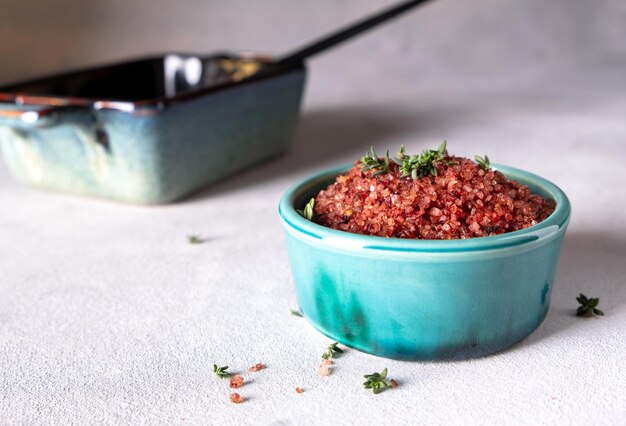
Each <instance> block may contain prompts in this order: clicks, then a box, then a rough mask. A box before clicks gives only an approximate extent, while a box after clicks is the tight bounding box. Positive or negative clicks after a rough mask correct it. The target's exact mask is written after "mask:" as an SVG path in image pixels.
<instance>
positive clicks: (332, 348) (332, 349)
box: [322, 342, 343, 359]
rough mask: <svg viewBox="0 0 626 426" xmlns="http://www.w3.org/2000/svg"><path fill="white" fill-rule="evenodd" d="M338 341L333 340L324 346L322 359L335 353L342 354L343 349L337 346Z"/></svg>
mask: <svg viewBox="0 0 626 426" xmlns="http://www.w3.org/2000/svg"><path fill="white" fill-rule="evenodd" d="M338 344H339V342H333V343H331V344H330V345H328V347H327V348H326V352H324V353H323V354H322V359H331V358H334V357H335V354H342V353H343V349H341V348H340V347H339V346H337V345H338Z"/></svg>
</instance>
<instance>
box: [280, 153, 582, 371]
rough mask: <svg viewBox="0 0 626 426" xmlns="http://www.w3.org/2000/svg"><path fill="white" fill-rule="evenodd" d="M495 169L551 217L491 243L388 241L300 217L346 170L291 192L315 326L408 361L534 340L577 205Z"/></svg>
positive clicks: (533, 179)
mask: <svg viewBox="0 0 626 426" xmlns="http://www.w3.org/2000/svg"><path fill="white" fill-rule="evenodd" d="M494 168H496V169H497V170H499V171H501V172H502V173H504V174H505V175H506V176H508V177H509V178H512V179H515V180H517V181H519V182H521V183H523V184H526V185H528V186H529V187H530V188H531V190H532V191H533V192H535V193H538V194H541V195H542V196H544V197H546V198H551V199H553V200H555V201H556V209H555V211H554V212H553V213H552V215H551V216H549V217H548V218H547V219H546V220H544V221H543V222H540V223H539V224H537V225H534V226H532V227H530V228H527V229H524V230H520V231H515V232H510V233H506V234H502V235H497V236H490V237H482V238H473V239H466V240H447V241H441V240H408V239H396V238H382V237H375V236H365V235H357V234H351V233H347V232H342V231H338V230H334V229H329V228H325V227H323V226H321V225H318V224H315V223H313V222H310V221H308V220H306V219H304V218H303V217H301V216H300V215H299V214H298V213H297V212H296V208H298V209H302V208H303V206H304V205H305V203H306V202H307V201H308V200H309V199H310V198H311V197H312V196H313V195H315V194H316V193H317V192H319V191H320V190H321V189H323V188H325V187H326V186H328V185H329V184H330V183H332V182H334V180H335V178H336V177H337V175H339V174H341V173H343V172H345V171H347V169H348V168H346V167H342V168H338V169H334V170H330V171H326V172H323V173H320V174H318V175H316V176H313V177H311V178H308V179H306V180H304V181H303V182H301V183H299V184H297V185H295V186H293V187H292V188H291V189H289V190H288V191H287V192H286V194H285V195H284V196H283V198H282V200H281V201H280V205H279V214H280V217H281V221H282V224H283V227H284V230H285V235H286V241H287V250H288V254H289V260H290V263H291V269H292V273H293V277H294V281H295V288H296V295H297V299H298V303H299V305H300V309H301V311H302V313H303V314H304V316H305V317H306V318H307V320H308V321H309V322H310V323H311V324H312V325H313V326H314V327H315V328H316V329H318V330H319V331H320V332H322V333H323V334H325V335H327V336H328V337H330V338H332V339H335V340H337V341H339V342H341V343H343V344H345V345H346V346H349V347H352V348H354V349H358V350H360V351H363V352H367V353H370V354H374V355H378V356H381V357H385V358H393V359H404V360H423V361H435V360H462V359H468V358H474V357H480V356H484V355H489V354H493V353H496V352H498V351H501V350H503V349H506V348H508V347H510V346H512V345H514V344H516V343H518V342H519V341H521V340H523V339H524V338H525V337H527V336H528V335H529V334H531V333H532V332H533V331H534V330H535V329H536V328H537V327H538V326H539V325H540V324H541V322H542V321H543V319H544V318H545V316H546V314H547V312H548V307H549V305H550V294H551V291H552V287H553V285H554V277H555V272H556V267H557V261H558V258H559V253H560V250H561V245H562V243H563V239H564V236H565V230H566V228H567V225H568V223H569V219H570V214H571V208H570V203H569V201H568V199H567V196H566V195H565V194H564V193H563V192H562V191H561V190H560V189H559V188H558V187H557V186H556V185H554V184H552V183H551V182H548V181H547V180H545V179H543V178H541V177H539V176H536V175H533V174H531V173H528V172H525V171H522V170H518V169H515V168H511V167H504V166H497V165H495V166H494Z"/></svg>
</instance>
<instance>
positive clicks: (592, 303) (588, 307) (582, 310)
mask: <svg viewBox="0 0 626 426" xmlns="http://www.w3.org/2000/svg"><path fill="white" fill-rule="evenodd" d="M576 300H577V301H578V303H580V306H579V307H578V309H577V310H576V316H578V317H585V318H590V317H592V316H594V315H598V316H602V315H604V312H602V311H601V310H600V309H598V308H597V306H598V303H599V302H600V299H599V298H597V297H589V298H588V297H587V296H585V295H584V294H582V293H580V296H578V297H577V298H576Z"/></svg>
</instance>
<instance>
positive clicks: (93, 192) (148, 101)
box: [0, 54, 306, 204]
mask: <svg viewBox="0 0 626 426" xmlns="http://www.w3.org/2000/svg"><path fill="white" fill-rule="evenodd" d="M218 60H221V57H210V58H197V57H195V56H190V55H174V54H172V55H167V56H164V57H158V58H150V59H145V60H139V61H135V62H129V63H123V64H118V65H112V66H107V67H101V68H96V69H92V70H86V71H80V72H76V73H68V74H66V75H61V76H57V77H51V78H48V79H44V80H38V81H34V82H27V83H23V84H18V85H14V86H10V87H5V88H0V151H1V156H2V158H3V160H4V162H5V163H6V165H7V167H8V169H9V171H10V173H11V174H12V175H13V176H14V177H15V178H16V179H17V180H19V181H21V182H24V183H27V184H29V185H32V186H36V187H40V188H44V189H50V190H56V191H63V192H68V193H73V194H79V195H86V196H92V197H101V198H108V199H113V200H117V201H123V202H128V203H135V204H162V203H168V202H172V201H175V200H178V199H180V198H182V197H184V196H185V195H187V194H189V193H191V192H194V191H196V190H199V189H201V188H203V187H205V186H206V185H207V184H210V183H212V182H215V181H217V180H219V179H222V178H224V177H226V176H229V175H232V174H235V173H237V172H238V171H241V170H243V169H246V168H248V167H250V166H252V165H254V164H256V163H259V162H262V161H264V160H267V159H270V158H272V157H275V156H277V155H279V154H281V153H283V152H285V151H287V149H288V148H289V147H290V146H291V143H292V140H293V135H294V132H295V128H296V124H297V120H298V116H299V110H300V103H301V98H302V93H303V90H304V83H305V74H306V70H305V67H304V65H302V64H300V65H296V66H292V67H289V68H285V67H283V68H281V69H278V68H277V69H273V68H272V66H271V65H267V72H264V73H263V74H262V75H260V76H259V77H258V78H248V79H246V80H245V81H240V82H228V81H223V80H224V78H223V76H221V77H220V76H219V75H218V76H217V77H215V75H214V74H216V72H215V71H214V68H215V62H216V61H218ZM172 65H174V66H179V69H177V68H172ZM186 77H187V79H186ZM220 78H221V79H222V80H220ZM31 93H32V94H31Z"/></svg>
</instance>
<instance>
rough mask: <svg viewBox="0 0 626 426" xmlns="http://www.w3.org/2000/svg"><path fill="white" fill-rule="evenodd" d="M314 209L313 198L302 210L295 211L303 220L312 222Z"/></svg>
mask: <svg viewBox="0 0 626 426" xmlns="http://www.w3.org/2000/svg"><path fill="white" fill-rule="evenodd" d="M314 207H315V198H311V199H310V200H309V202H308V203H306V205H305V206H304V210H299V209H296V211H297V212H298V213H299V214H300V216H302V217H303V218H305V219H307V220H313V219H315V213H314Z"/></svg>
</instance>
